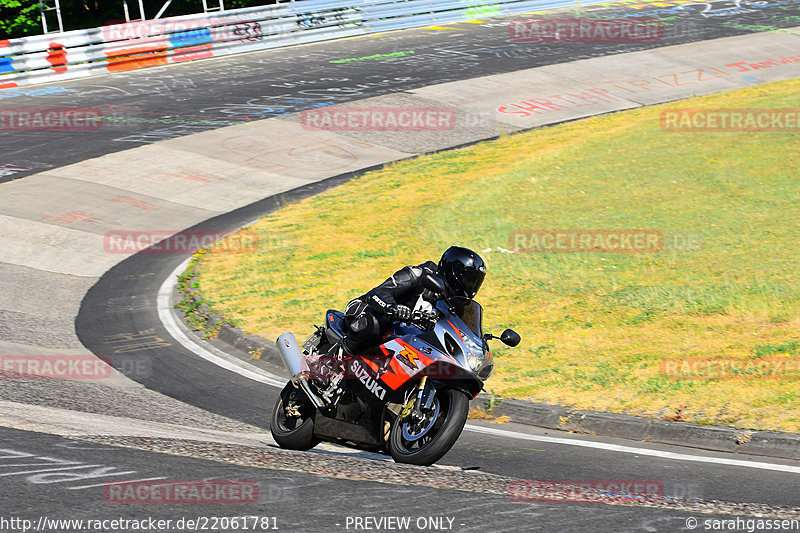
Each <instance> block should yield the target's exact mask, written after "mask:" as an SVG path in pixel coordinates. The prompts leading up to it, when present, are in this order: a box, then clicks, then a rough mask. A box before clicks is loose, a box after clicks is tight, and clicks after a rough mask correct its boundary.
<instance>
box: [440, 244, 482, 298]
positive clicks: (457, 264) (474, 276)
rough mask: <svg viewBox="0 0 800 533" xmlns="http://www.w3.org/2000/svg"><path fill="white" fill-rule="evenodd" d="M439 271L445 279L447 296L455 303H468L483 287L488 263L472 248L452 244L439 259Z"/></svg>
mask: <svg viewBox="0 0 800 533" xmlns="http://www.w3.org/2000/svg"><path fill="white" fill-rule="evenodd" d="M438 273H439V276H441V278H442V279H443V280H444V286H445V294H446V295H447V297H448V298H449V299H450V300H451V301H453V302H454V303H458V304H461V305H466V304H468V303H469V302H470V301H472V299H473V298H474V297H475V295H476V294H477V293H478V289H480V288H481V283H483V278H485V277H486V265H485V264H484V262H483V259H481V256H479V255H478V254H476V253H475V252H473V251H472V250H469V249H467V248H461V247H460V246H451V247H450V248H448V249H447V250H445V252H444V253H443V254H442V258H441V259H440V260H439V272H438Z"/></svg>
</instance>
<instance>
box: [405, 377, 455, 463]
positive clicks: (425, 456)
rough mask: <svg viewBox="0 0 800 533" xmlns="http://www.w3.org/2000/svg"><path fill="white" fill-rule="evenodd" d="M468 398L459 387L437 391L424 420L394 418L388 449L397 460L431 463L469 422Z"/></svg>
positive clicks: (438, 457)
mask: <svg viewBox="0 0 800 533" xmlns="http://www.w3.org/2000/svg"><path fill="white" fill-rule="evenodd" d="M468 411H469V398H467V395H466V394H465V393H463V392H461V391H459V390H456V389H452V388H449V387H448V388H442V389H437V390H436V396H434V399H433V405H432V406H431V409H430V410H429V411H428V412H427V413H424V416H423V417H422V419H419V420H415V419H412V418H411V417H410V416H409V417H406V418H405V419H402V420H401V419H399V418H398V419H397V420H395V422H394V424H393V426H392V433H391V435H390V436H389V452H390V453H391V454H392V457H393V458H394V460H395V461H397V462H398V463H408V464H413V465H421V466H429V465H432V464H433V463H435V462H436V461H438V460H439V459H441V458H442V456H444V454H446V453H447V452H448V451H450V448H452V446H453V444H455V442H456V440H457V439H458V436H459V435H461V430H463V429H464V424H465V423H466V422H467V413H468Z"/></svg>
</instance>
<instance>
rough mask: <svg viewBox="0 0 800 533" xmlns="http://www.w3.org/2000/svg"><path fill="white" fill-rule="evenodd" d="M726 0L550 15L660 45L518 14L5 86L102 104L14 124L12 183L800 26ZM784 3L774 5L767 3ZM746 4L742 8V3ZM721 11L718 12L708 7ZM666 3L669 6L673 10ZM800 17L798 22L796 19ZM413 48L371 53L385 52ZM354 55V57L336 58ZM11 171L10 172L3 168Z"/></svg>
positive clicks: (792, 0)
mask: <svg viewBox="0 0 800 533" xmlns="http://www.w3.org/2000/svg"><path fill="white" fill-rule="evenodd" d="M755 3H758V4H763V5H761V6H760V7H759V8H758V9H754V8H752V7H748V6H749V4H748V3H747V2H746V1H742V0H738V1H727V0H726V1H719V2H712V3H709V4H695V5H691V6H684V7H683V8H679V7H671V8H659V7H658V6H656V5H654V6H653V7H652V8H646V9H638V10H635V9H630V8H623V7H588V8H586V9H583V10H574V11H570V10H561V11H559V12H557V13H558V14H557V15H555V14H552V13H551V14H549V15H548V16H553V17H556V16H558V17H562V18H573V17H576V18H577V17H586V18H598V17H600V18H618V17H620V16H630V15H635V16H636V17H637V18H639V19H648V20H659V21H660V22H661V24H663V28H664V32H663V37H662V38H660V39H658V40H656V41H653V42H640V43H633V42H623V43H585V42H584V43H575V42H550V43H548V42H514V41H512V40H511V39H510V38H509V31H508V21H509V20H510V17H507V18H500V19H489V20H487V21H486V22H485V23H484V24H467V23H462V24H458V25H449V27H450V28H452V29H446V30H438V29H437V30H431V29H418V30H407V31H399V32H391V33H387V34H382V35H379V36H366V37H360V38H353V39H344V40H340V41H329V42H324V43H318V44H312V45H304V46H297V47H290V48H285V49H278V50H268V51H265V52H254V53H249V54H245V55H241V56H234V57H227V58H221V59H212V60H204V61H201V62H191V63H187V64H180V65H178V64H172V65H169V66H167V67H157V68H152V69H145V70H139V71H131V72H127V73H125V72H121V73H115V74H113V75H107V76H98V77H92V78H88V79H82V80H77V81H72V82H64V83H57V82H55V83H52V84H48V85H42V86H32V87H22V88H19V89H10V90H4V91H0V106H2V107H3V108H4V109H8V108H11V109H13V108H14V107H24V108H30V107H31V106H42V107H45V106H79V107H84V106H85V107H87V108H97V109H98V110H99V111H100V112H102V113H103V114H104V115H105V116H110V117H111V120H110V121H108V122H107V123H105V124H104V127H103V128H102V129H100V130H98V131H82V132H75V133H74V134H72V135H65V134H64V132H52V133H50V134H47V133H44V132H41V131H35V132H25V131H5V132H3V141H2V144H3V151H2V158H0V182H2V181H8V180H11V179H18V178H21V177H24V176H26V175H29V174H32V173H36V172H39V171H41V170H43V169H46V168H51V167H59V166H63V165H66V164H70V163H75V162H79V161H83V160H85V159H89V158H92V157H98V156H101V155H103V154H107V153H110V152H116V151H120V150H125V149H128V148H133V147H135V146H141V145H143V144H149V143H153V142H157V141H160V140H164V139H169V138H174V137H179V136H183V135H187V134H191V133H197V132H200V131H205V130H209V129H214V128H219V127H224V126H228V125H231V124H238V123H241V122H247V121H252V120H258V119H263V118H268V117H276V116H282V115H286V114H289V113H294V112H298V111H301V110H303V109H309V108H316V107H320V106H325V105H331V104H335V103H342V102H348V101H353V100H358V99H363V98H367V97H371V96H378V95H381V94H387V93H393V92H402V91H408V90H411V89H416V88H419V87H424V86H428V85H433V84H438V83H445V82H449V81H456V80H463V79H469V78H475V77H479V76H485V75H490V74H499V73H505V72H513V71H516V70H522V69H527V68H534V67H539V66H543V65H550V64H556V63H565V62H569V61H576V60H580V59H588V58H592V57H600V56H606V55H610V54H618V53H625V52H634V51H637V50H645V49H649V48H656V47H661V46H669V45H675V44H682V43H688V42H695V41H702V40H707V39H715V38H720V37H727V36H735V35H743V34H747V33H753V32H754V30H755V31H764V29H778V28H785V27H791V26H794V25H796V24H797V20H798V19H797V18H796V17H797V16H798V15H800V7H799V6H800V2H799V1H798V0H786V1H781V2H775V3H771V2H755ZM772 4H774V7H765V6H770V5H772ZM737 5H738V6H739V7H738V8H737V7H736V6H737ZM705 9H709V12H708V13H705V14H703V13H701V11H703V10H705ZM659 11H667V12H666V13H663V12H659ZM792 17H795V18H792ZM402 52H405V53H406V55H399V56H394V57H385V58H383V59H361V58H365V57H370V56H377V55H379V54H398V53H402ZM348 59H350V60H352V61H348V62H345V63H333V61H342V60H348ZM3 169H5V171H3Z"/></svg>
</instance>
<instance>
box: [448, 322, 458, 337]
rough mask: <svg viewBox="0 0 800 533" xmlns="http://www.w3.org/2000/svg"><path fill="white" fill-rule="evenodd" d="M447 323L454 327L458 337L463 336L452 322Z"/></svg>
mask: <svg viewBox="0 0 800 533" xmlns="http://www.w3.org/2000/svg"><path fill="white" fill-rule="evenodd" d="M447 323H448V324H450V325H451V326H453V329H454V330H456V333H458V336H459V337H460V336H461V332H460V331H459V330H458V328H457V327H456V325H455V324H453V323H452V322H450V321H449V320H448V321H447Z"/></svg>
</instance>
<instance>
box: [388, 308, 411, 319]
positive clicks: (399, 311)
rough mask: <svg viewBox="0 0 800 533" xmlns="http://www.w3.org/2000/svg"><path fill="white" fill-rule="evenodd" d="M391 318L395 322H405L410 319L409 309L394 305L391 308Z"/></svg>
mask: <svg viewBox="0 0 800 533" xmlns="http://www.w3.org/2000/svg"><path fill="white" fill-rule="evenodd" d="M392 316H393V317H394V319H395V320H399V321H401V322H406V321H408V320H409V319H410V318H411V309H410V308H408V307H406V306H405V305H395V306H394V307H393V308H392Z"/></svg>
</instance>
